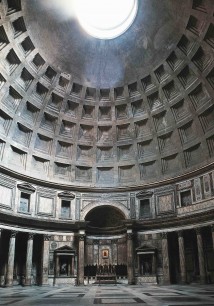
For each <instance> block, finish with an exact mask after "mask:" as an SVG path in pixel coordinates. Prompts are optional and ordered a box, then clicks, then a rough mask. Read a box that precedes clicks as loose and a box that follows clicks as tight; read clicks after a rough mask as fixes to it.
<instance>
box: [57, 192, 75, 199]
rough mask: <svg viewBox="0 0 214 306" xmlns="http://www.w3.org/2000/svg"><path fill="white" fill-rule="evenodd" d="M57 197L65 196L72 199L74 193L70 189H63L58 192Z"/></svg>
mask: <svg viewBox="0 0 214 306" xmlns="http://www.w3.org/2000/svg"><path fill="white" fill-rule="evenodd" d="M58 197H59V198H66V199H74V198H75V194H73V193H72V192H70V191H63V192H60V193H58Z"/></svg>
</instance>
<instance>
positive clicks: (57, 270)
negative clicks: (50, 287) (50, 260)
mask: <svg viewBox="0 0 214 306" xmlns="http://www.w3.org/2000/svg"><path fill="white" fill-rule="evenodd" d="M59 274H60V266H59V255H56V276H57V277H58V276H59Z"/></svg>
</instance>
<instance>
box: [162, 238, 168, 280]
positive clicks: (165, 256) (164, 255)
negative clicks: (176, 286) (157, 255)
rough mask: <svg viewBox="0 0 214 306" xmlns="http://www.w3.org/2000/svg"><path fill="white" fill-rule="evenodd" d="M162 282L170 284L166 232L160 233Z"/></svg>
mask: <svg viewBox="0 0 214 306" xmlns="http://www.w3.org/2000/svg"><path fill="white" fill-rule="evenodd" d="M162 258H163V278H164V279H163V282H164V284H165V285H167V284H170V271H169V251H168V239H167V233H162Z"/></svg>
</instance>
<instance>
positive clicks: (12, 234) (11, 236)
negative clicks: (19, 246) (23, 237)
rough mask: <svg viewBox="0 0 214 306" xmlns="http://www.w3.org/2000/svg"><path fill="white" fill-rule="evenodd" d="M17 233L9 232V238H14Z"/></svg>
mask: <svg viewBox="0 0 214 306" xmlns="http://www.w3.org/2000/svg"><path fill="white" fill-rule="evenodd" d="M17 233H18V232H17V231H11V232H10V238H16V234H17Z"/></svg>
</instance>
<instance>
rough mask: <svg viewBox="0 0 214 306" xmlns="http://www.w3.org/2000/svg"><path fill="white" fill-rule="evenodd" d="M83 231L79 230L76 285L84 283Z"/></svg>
mask: <svg viewBox="0 0 214 306" xmlns="http://www.w3.org/2000/svg"><path fill="white" fill-rule="evenodd" d="M84 259H85V231H80V232H79V248H78V285H84Z"/></svg>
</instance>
